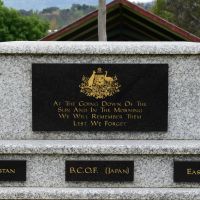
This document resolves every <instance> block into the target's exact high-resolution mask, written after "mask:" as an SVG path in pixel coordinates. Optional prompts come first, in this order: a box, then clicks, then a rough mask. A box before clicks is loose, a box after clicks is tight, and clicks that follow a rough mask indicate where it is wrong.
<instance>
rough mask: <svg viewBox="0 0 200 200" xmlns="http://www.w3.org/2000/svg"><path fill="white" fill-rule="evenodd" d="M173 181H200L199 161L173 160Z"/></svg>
mask: <svg viewBox="0 0 200 200" xmlns="http://www.w3.org/2000/svg"><path fill="white" fill-rule="evenodd" d="M174 182H191V183H192V182H194V183H195V182H196V183H200V162H196V161H191V162H190V161H175V162H174Z"/></svg>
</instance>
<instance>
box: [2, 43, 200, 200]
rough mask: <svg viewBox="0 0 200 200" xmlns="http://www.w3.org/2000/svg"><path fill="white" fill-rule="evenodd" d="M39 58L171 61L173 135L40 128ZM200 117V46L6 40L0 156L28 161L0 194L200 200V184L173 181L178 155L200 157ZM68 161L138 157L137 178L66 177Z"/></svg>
mask: <svg viewBox="0 0 200 200" xmlns="http://www.w3.org/2000/svg"><path fill="white" fill-rule="evenodd" d="M32 63H108V64H109V63H129V64H130V63H133V64H135V63H168V64H169V128H168V132H166V133H164V132H152V133H140V132H123V133H120V132H110V133H106V132H48V133H47V132H37V133H36V132H33V131H32V94H31V93H32V92H31V84H32V81H31V65H32ZM199 119H200V44H199V43H189V42H187V43H185V42H181V43H178V42H172V43H170V42H167V43H166V42H162V43H160V42H155V43H152V42H131V43H119V42H118V43H103V42H102V43H101V42H98V43H97V42H95V43H92V42H88V43H84V42H82V43H80V42H10V43H0V139H1V140H0V160H27V181H26V182H24V183H21V182H12V183H11V182H10V183H9V182H0V199H10V200H11V199H37V200H40V199H51V200H53V199H54V200H56V199H107V200H109V199H113V200H114V199H133V200H136V199H137V200H140V199H141V200H179V199H180V200H186V199H187V200H188V199H189V200H193V199H194V200H200V189H199V188H200V184H189V183H181V184H177V183H174V182H173V162H174V161H175V160H181V161H185V160H189V161H190V160H192V161H200V120H199ZM66 160H102V161H103V160H131V161H134V162H135V170H134V172H135V176H134V182H126V183H95V184H94V183H91V182H73V183H72V182H65V161H66Z"/></svg>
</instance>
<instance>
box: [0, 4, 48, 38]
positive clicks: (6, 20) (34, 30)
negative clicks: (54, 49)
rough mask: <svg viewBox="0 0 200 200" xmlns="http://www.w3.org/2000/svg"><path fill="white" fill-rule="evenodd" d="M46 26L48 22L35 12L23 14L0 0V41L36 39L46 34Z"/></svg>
mask: <svg viewBox="0 0 200 200" xmlns="http://www.w3.org/2000/svg"><path fill="white" fill-rule="evenodd" d="M48 27H49V25H48V22H47V21H45V20H43V19H41V18H39V17H38V16H37V15H36V14H31V15H30V16H23V15H21V13H20V12H18V11H16V10H14V9H11V8H6V7H5V6H4V5H3V2H2V1H1V0H0V42H3V41H25V40H29V41H34V40H38V39H40V38H42V37H43V36H45V35H46V34H47V30H48Z"/></svg>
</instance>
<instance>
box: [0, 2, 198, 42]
mask: <svg viewBox="0 0 200 200" xmlns="http://www.w3.org/2000/svg"><path fill="white" fill-rule="evenodd" d="M27 1H28V0H27ZM150 1H151V0H150ZM80 2H81V1H80ZM139 5H140V6H142V7H144V8H145V9H148V10H150V11H152V12H153V13H155V14H156V15H159V16H161V17H162V18H164V19H166V20H168V21H170V22H172V23H174V24H176V25H178V26H180V27H182V28H184V29H186V30H187V31H189V32H191V33H193V34H195V35H197V36H200V0H154V2H153V3H146V4H142V3H140V4H139ZM96 9H97V7H95V6H89V5H80V4H73V5H72V7H71V8H69V9H59V8H57V7H50V8H46V9H44V10H42V11H40V12H39V11H32V10H29V11H26V10H19V11H16V10H15V9H11V8H7V7H5V6H4V5H3V2H2V0H0V42H2V41H21V40H29V41H34V40H39V39H41V38H42V37H44V36H45V35H47V31H48V30H49V29H50V30H52V31H54V30H57V29H60V28H61V27H62V26H65V25H68V24H70V23H72V22H73V21H75V20H77V19H78V18H81V17H83V16H84V15H86V14H87V13H89V12H92V11H94V10H96Z"/></svg>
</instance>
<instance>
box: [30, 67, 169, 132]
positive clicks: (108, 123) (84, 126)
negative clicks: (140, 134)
mask: <svg viewBox="0 0 200 200" xmlns="http://www.w3.org/2000/svg"><path fill="white" fill-rule="evenodd" d="M32 81H33V82H32V84H33V85H32V91H33V94H32V96H33V104H32V105H33V131H167V123H168V65H167V64H33V67H32Z"/></svg>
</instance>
